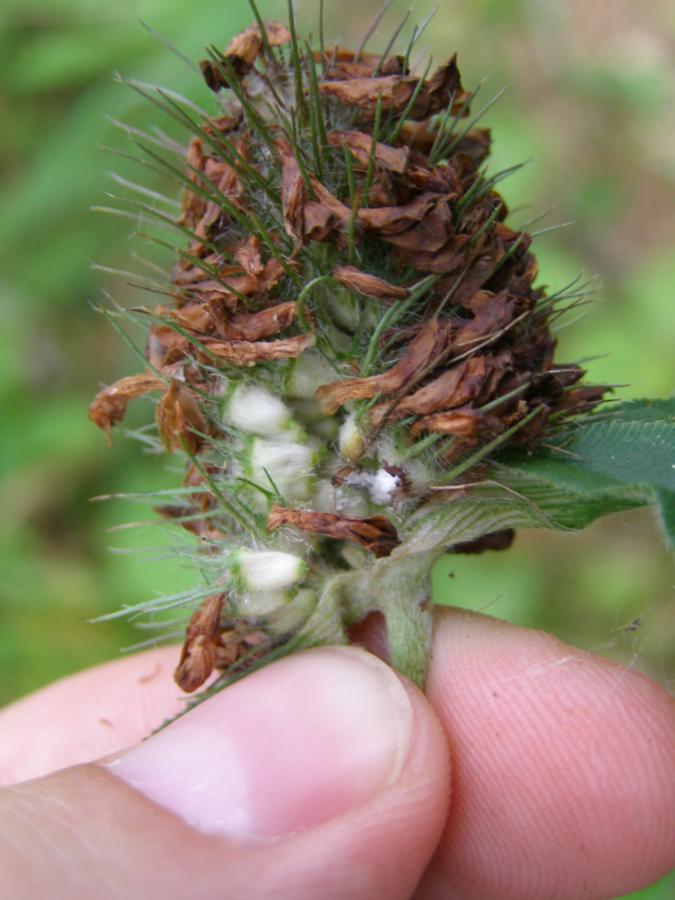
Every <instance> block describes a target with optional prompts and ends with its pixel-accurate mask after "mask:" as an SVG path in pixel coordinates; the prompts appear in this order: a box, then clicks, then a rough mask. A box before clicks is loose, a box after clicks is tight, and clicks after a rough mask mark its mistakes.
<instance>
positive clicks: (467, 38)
mask: <svg viewBox="0 0 675 900" xmlns="http://www.w3.org/2000/svg"><path fill="white" fill-rule="evenodd" d="M325 5H326V12H327V25H326V32H327V35H329V36H330V38H331V39H336V40H340V41H341V42H344V43H347V44H348V43H350V42H352V41H355V40H356V41H357V42H358V39H359V35H360V34H361V33H362V30H363V28H364V24H365V23H367V22H368V21H370V20H371V19H372V17H373V16H374V14H375V13H376V11H377V10H378V9H379V7H380V0H339V2H338V0H326V3H325ZM284 6H285V4H284V3H281V2H276V0H260V7H261V9H262V11H263V13H264V15H265V16H266V17H268V18H274V17H280V16H284V12H283V7H284ZM317 7H318V0H316V2H315V0H300V2H298V3H297V13H298V19H299V23H300V26H301V28H302V30H303V31H304V32H305V33H307V32H309V31H311V30H314V31H316V8H317ZM431 7H432V3H431V0H429V2H427V0H420V2H418V4H417V9H416V12H415V15H416V16H417V18H418V19H421V18H423V17H424V15H425V14H426V13H427V12H429V11H430V9H431ZM404 11H405V7H404V4H403V3H397V2H395V3H394V4H393V7H392V9H391V10H390V12H389V14H388V15H387V17H386V19H385V20H384V22H383V23H382V25H381V26H380V27H379V28H378V29H377V31H376V33H375V35H374V37H373V42H372V46H373V48H374V49H382V48H383V47H384V45H385V44H386V42H387V39H388V36H389V34H390V33H391V31H392V30H393V28H394V27H395V26H396V24H397V23H398V21H400V18H401V15H402V14H403V13H404ZM0 17H1V19H0V121H2V123H3V127H2V130H1V132H0V179H1V183H2V202H1V205H0V405H1V414H2V419H1V426H0V497H1V502H2V517H1V519H0V703H2V702H7V701H10V700H12V699H13V698H15V697H17V696H20V695H21V694H23V693H25V692H27V691H30V690H32V689H33V688H36V687H38V686H40V685H42V684H44V683H46V682H47V681H49V680H50V679H52V678H55V677H57V676H60V675H63V674H66V673H68V672H71V671H74V670H75V669H78V668H80V667H82V666H85V665H89V664H92V663H95V662H98V661H100V660H103V659H107V658H110V657H113V656H114V655H115V654H117V653H118V652H119V648H120V647H124V646H128V645H129V644H133V643H136V642H137V641H138V640H139V639H142V637H143V635H139V633H138V631H136V630H135V629H134V628H133V627H132V626H131V625H130V624H129V623H119V622H111V623H106V624H98V625H91V624H88V621H87V620H89V619H91V618H93V617H94V616H97V615H100V614H102V613H105V612H110V611H112V610H114V609H116V608H117V607H118V606H119V605H120V604H121V603H125V604H131V603H134V602H138V601H140V600H142V599H144V598H147V597H148V596H150V595H154V594H155V593H161V592H163V591H167V590H171V591H173V590H177V589H180V587H182V586H187V585H188V583H189V579H190V575H189V572H187V571H184V570H183V569H182V568H181V565H180V562H177V561H175V560H170V559H169V560H165V561H163V562H160V561H159V557H160V556H161V555H162V551H161V549H160V550H159V551H155V552H154V558H156V559H157V560H158V561H157V562H156V563H155V562H149V560H148V556H147V555H145V554H143V553H140V552H139V553H136V552H132V551H134V550H139V549H140V548H142V547H145V546H149V545H152V546H156V545H158V544H162V543H166V541H167V540H168V536H167V535H163V534H162V532H161V529H158V528H156V527H154V526H153V525H148V526H147V527H145V528H141V529H137V530H122V531H118V532H115V533H112V534H111V533H109V531H108V529H110V528H112V527H115V526H117V525H121V524H123V523H126V522H128V521H130V520H131V519H134V518H141V519H143V518H145V517H146V511H145V510H144V509H143V508H141V507H138V508H133V507H129V506H128V505H126V504H124V503H121V502H108V503H92V502H90V499H89V498H91V497H92V496H95V495H98V494H101V493H105V492H119V491H128V490H144V489H148V488H157V487H162V486H167V487H168V486H170V485H171V484H174V483H175V481H176V478H177V476H176V473H175V472H172V471H171V469H170V465H171V464H170V463H167V464H164V463H163V462H162V461H159V463H158V460H157V459H155V458H152V457H148V456H144V455H143V454H142V453H141V451H140V448H139V446H138V445H137V444H135V443H134V442H130V441H125V440H124V439H123V438H122V437H121V435H120V436H118V437H117V438H116V440H115V445H114V448H113V450H108V449H107V448H106V446H105V441H104V440H103V438H102V436H101V434H100V433H98V432H97V431H96V429H95V428H94V427H93V426H92V425H91V424H90V423H89V421H88V420H87V417H86V407H87V404H88V402H89V400H90V399H91V397H92V396H93V394H94V393H95V392H96V390H97V389H98V387H99V386H100V384H101V383H108V382H110V381H112V380H114V379H115V378H116V377H119V376H121V375H123V374H128V373H129V372H131V371H134V370H135V366H136V363H135V360H133V359H132V358H131V356H130V352H129V351H128V350H127V349H126V348H125V346H124V345H123V344H122V342H121V341H120V339H119V338H118V336H117V335H116V334H115V333H114V331H113V330H112V329H111V328H110V326H109V325H108V324H107V323H106V321H105V320H104V319H103V317H102V316H100V315H99V314H97V313H96V312H95V311H94V309H93V304H96V303H98V302H100V301H101V300H102V298H103V292H105V291H108V292H110V293H111V294H112V295H113V296H114V298H115V299H116V300H118V301H119V302H122V303H126V302H129V303H135V302H138V299H139V295H138V292H137V291H136V290H135V289H133V288H131V287H129V286H127V285H126V284H125V283H124V279H120V278H119V277H113V276H111V275H108V274H105V273H102V272H101V271H98V270H95V269H93V268H92V266H91V262H92V261H94V262H96V263H100V264H102V265H105V266H111V267H115V266H117V267H120V268H123V269H133V268H134V260H133V258H132V254H133V253H134V252H135V245H134V243H132V242H130V241H129V236H130V233H131V231H132V228H133V226H132V225H131V224H130V223H128V222H125V221H124V220H122V219H113V218H111V217H103V216H100V215H95V214H94V213H92V212H90V210H89V207H90V206H91V205H92V204H98V203H104V204H105V202H106V199H107V198H106V197H105V192H106V191H110V190H114V184H113V182H112V181H111V180H110V178H109V177H108V175H107V173H108V172H109V170H111V169H115V170H117V171H121V172H122V173H123V174H131V172H132V170H131V169H130V168H129V167H128V166H127V165H126V163H125V162H124V161H123V160H119V159H117V158H114V157H113V156H111V155H110V154H109V153H106V152H104V151H103V150H102V149H101V146H102V145H106V144H113V145H115V146H117V147H122V148H124V146H125V140H126V139H125V137H124V135H123V134H122V133H121V132H120V131H119V130H117V129H116V128H115V127H114V126H113V125H112V124H111V123H110V122H109V120H108V118H107V116H112V117H115V118H119V119H123V120H124V121H126V122H129V123H131V124H138V125H143V126H144V127H148V126H152V125H154V124H156V125H159V126H161V127H162V128H165V129H166V130H167V131H169V132H170V133H175V132H174V130H173V129H172V127H171V125H170V123H167V122H165V121H162V118H161V113H160V112H159V111H158V110H154V109H153V108H149V107H148V106H146V105H144V104H143V103H142V101H140V100H139V98H138V97H137V96H136V95H135V94H133V93H131V92H130V91H129V90H128V89H125V88H124V87H123V86H120V85H118V84H116V83H114V82H113V79H112V74H113V72H114V71H116V70H119V71H121V72H123V73H124V74H126V75H129V76H134V77H137V78H141V79H145V80H148V81H153V82H158V83H160V84H163V85H166V86H168V87H174V88H177V89H179V90H180V91H181V92H184V93H187V94H189V95H190V96H193V97H195V98H199V99H200V100H201V102H202V103H204V104H209V102H210V100H209V96H208V91H207V90H206V88H205V87H204V86H203V85H202V84H201V83H200V80H199V78H198V77H197V76H196V75H195V73H194V72H192V73H191V72H190V71H189V69H188V68H187V67H185V66H184V65H183V64H182V63H181V62H180V61H179V60H178V59H177V58H176V57H175V56H173V55H172V54H171V53H170V52H168V51H167V50H166V49H165V48H164V47H163V46H162V45H161V43H160V42H159V41H158V40H156V39H155V38H153V37H152V36H151V35H150V34H149V33H148V31H147V30H144V29H143V27H141V25H140V24H139V20H141V19H142V20H144V21H146V22H148V23H149V24H150V25H151V26H152V27H153V28H155V29H156V30H157V31H158V32H160V33H161V34H163V35H165V36H166V38H167V39H168V40H170V41H171V42H172V43H173V44H175V45H176V46H178V47H179V48H180V50H181V51H183V52H184V53H185V54H187V56H189V57H191V58H193V59H196V58H199V55H200V52H201V48H202V47H203V45H204V44H205V43H207V42H215V43H217V44H220V45H223V44H224V43H226V42H227V40H228V39H229V37H230V36H231V35H232V34H233V33H234V32H236V31H237V30H239V29H240V28H242V27H244V26H245V25H247V24H248V23H249V20H250V19H251V14H250V12H249V9H248V7H247V4H246V2H245V0H229V2H227V3H223V2H222V0H201V2H199V3H186V2H180V0H145V2H138V0H137V2H132V0H118V2H116V3H115V4H101V3H100V2H98V0H4V2H3V7H2V12H0ZM403 33H404V35H405V34H407V33H409V32H408V31H407V29H406V30H404V32H403ZM674 41H675V7H673V5H672V4H671V3H669V2H668V0H663V2H659V0H651V2H646V3H641V4H635V3H633V2H631V0H596V2H594V3H592V4H591V3H588V2H587V0H566V2H561V3H554V2H547V0H512V2H508V0H453V2H452V3H446V2H442V3H441V8H440V11H439V12H438V14H437V16H436V18H435V20H434V22H433V24H432V25H431V26H430V27H429V28H428V30H427V32H426V34H425V37H424V39H423V41H422V48H421V49H422V50H425V51H426V52H427V53H428V52H431V53H432V54H433V56H434V59H435V60H436V61H438V62H440V61H441V60H442V59H443V58H444V57H446V56H447V55H448V54H449V53H450V52H452V51H453V50H455V49H457V50H458V51H459V61H460V67H461V70H462V74H463V78H464V83H465V85H467V86H468V87H470V88H471V87H473V86H475V85H476V84H477V83H478V81H480V80H481V79H484V78H485V79H487V80H486V83H485V85H484V86H483V88H482V91H481V93H482V95H483V96H484V99H485V100H487V99H489V98H490V97H491V96H492V95H493V94H494V93H496V92H497V90H498V89H499V88H500V87H502V86H503V85H507V87H508V90H507V92H506V95H505V96H504V97H503V98H502V99H501V100H500V102H499V103H498V104H497V105H496V107H494V108H493V109H491V110H490V111H489V113H488V115H487V117H486V122H487V124H488V125H489V126H490V127H491V128H492V129H493V136H494V138H495V144H494V165H495V166H496V167H497V166H498V167H500V168H502V167H504V166H508V165H512V164H514V163H518V162H522V161H524V160H527V159H531V162H530V163H529V165H528V166H526V167H525V168H524V169H522V170H521V171H519V172H518V173H517V174H516V175H514V176H513V178H511V179H510V180H509V181H507V182H505V183H504V194H505V196H506V198H507V200H508V201H509V204H510V206H511V208H512V210H513V215H512V219H511V221H512V222H513V223H515V224H516V225H517V224H518V223H519V222H522V221H524V220H527V219H529V218H531V217H532V216H534V215H535V214H536V213H538V212H540V211H543V210H545V209H547V208H548V207H551V206H554V209H553V211H552V212H551V213H550V214H549V216H548V217H547V218H546V220H544V222H543V223H542V224H543V225H544V226H545V225H548V224H554V223H556V222H567V221H569V220H574V222H575V224H574V226H573V227H569V228H564V229H562V230H560V231H556V232H553V233H551V234H547V235H545V236H542V237H541V238H539V239H538V240H537V242H536V249H537V253H538V257H539V260H540V269H541V281H542V282H543V283H546V284H550V285H553V286H560V285H561V284H563V283H565V282H567V281H569V280H571V278H573V277H574V276H575V275H576V274H578V273H579V272H582V271H583V272H585V273H586V274H588V275H593V274H598V275H599V277H600V292H599V293H600V302H598V303H597V304H595V305H594V306H593V307H592V308H591V310H590V312H588V314H587V315H586V317H585V319H584V320H583V321H582V322H580V323H576V324H571V325H570V326H569V327H566V328H565V329H564V330H561V332H560V342H561V345H562V346H561V351H560V358H563V357H564V358H566V359H568V360H569V359H576V358H579V357H586V356H590V355H593V354H606V355H605V356H603V357H602V358H597V359H594V360H592V361H591V362H589V363H588V369H589V372H590V377H589V380H592V381H606V382H609V383H613V384H626V385H628V386H627V387H625V388H623V389H622V391H621V395H622V396H623V397H626V398H629V397H642V396H666V395H668V394H670V393H671V392H672V390H673V383H674V381H675V378H674V376H675V362H674V360H673V351H672V348H673V344H674V343H675V302H674V300H675V298H674V296H673V295H674V294H675V254H673V244H672V236H673V234H675V203H674V202H673V200H675V123H674V122H673V118H672V109H673V107H674V104H675V77H674V76H675V71H674V64H673V52H672V50H673V42H674ZM539 227H541V226H539ZM137 406H138V407H139V408H138V409H136V410H134V411H133V413H132V419H131V424H133V422H134V421H135V422H136V423H141V422H142V421H144V417H146V416H147V412H148V408H147V407H146V406H144V405H143V404H137ZM134 417H135V419H134ZM110 545H114V546H115V547H116V548H118V552H114V553H111V552H110ZM120 551H122V552H120ZM672 587H673V568H672V562H671V558H670V557H669V555H668V553H667V552H666V550H665V549H664V546H663V542H662V540H661V538H660V535H659V533H658V528H657V526H656V524H655V522H654V521H653V519H652V517H651V516H650V514H649V513H648V512H645V511H638V512H634V513H630V514H626V515H621V516H617V517H610V518H609V519H607V520H606V521H603V522H599V523H596V524H595V525H594V526H593V527H591V528H590V529H589V530H588V531H587V532H585V533H584V534H582V535H565V536H561V535H551V534H547V533H543V532H541V533H540V532H528V533H523V534H521V535H520V536H519V537H518V539H517V541H516V544H515V546H514V548H513V549H512V550H511V551H509V552H508V553H506V554H494V555H490V554H487V555H484V556H481V557H454V558H452V559H451V560H450V561H449V562H448V564H447V565H444V566H441V567H439V569H438V570H437V571H436V573H435V590H436V599H437V600H438V601H439V602H448V603H459V604H461V605H464V606H467V607H469V608H472V609H477V610H483V611H486V612H488V613H490V614H491V615H496V616H502V617H504V618H507V619H509V620H511V621H513V622H518V623H523V624H528V625H533V626H536V627H541V628H546V629H549V630H551V631H553V632H554V633H555V634H557V635H559V636H560V637H561V638H563V639H565V640H569V641H572V642H574V643H576V644H578V645H580V646H583V647H585V648H587V649H590V650H594V651H597V652H601V653H605V654H607V655H609V656H612V657H614V658H616V659H618V660H620V661H622V662H623V663H624V664H626V665H630V666H635V667H637V668H639V669H641V670H643V671H646V672H648V673H649V674H650V675H651V676H652V677H654V678H656V679H657V680H659V681H661V682H662V683H664V684H666V685H668V686H670V687H672V686H673V684H675V651H674V646H673V633H674V630H675V605H674V603H673V594H672ZM638 617H639V619H640V626H639V627H635V626H632V627H630V628H627V627H626V626H628V625H629V623H631V622H633V621H634V620H635V619H637V618H638ZM672 889H673V882H672V881H671V882H670V890H669V888H668V885H667V884H666V883H665V882H664V883H662V884H661V885H659V886H654V887H653V888H651V889H649V890H647V891H644V892H642V893H641V894H640V895H639V896H640V897H644V898H647V897H651V898H661V897H663V898H665V897H666V896H668V897H670V896H672V893H671V891H672ZM636 896H637V895H636Z"/></svg>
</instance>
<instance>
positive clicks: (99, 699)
mask: <svg viewBox="0 0 675 900" xmlns="http://www.w3.org/2000/svg"><path fill="white" fill-rule="evenodd" d="M179 652H180V651H179V648H177V647H163V648H161V649H159V650H149V651H148V652H146V653H135V654H133V655H132V656H124V657H121V658H120V659H117V660H115V661H114V662H109V663H105V664H104V665H101V666H96V667H94V668H92V669H87V670H85V671H83V672H77V673H76V674H75V675H70V676H68V677H67V678H61V679H60V680H59V681H55V682H54V683H53V684H50V685H49V686H48V687H46V688H43V689H42V690H40V691H36V692H35V693H34V694H29V695H28V696H27V697H24V698H23V699H21V700H18V701H16V702H15V703H12V704H11V705H10V706H7V707H5V708H4V709H3V710H0V786H1V785H6V784H14V783H15V782H17V781H26V780H27V779H29V778H38V777H40V776H41V775H46V774H48V773H49V772H53V771H55V770H56V769H63V768H65V767H66V766H74V765H77V764H78V763H84V762H90V761H91V760H95V759H100V758H101V757H103V756H108V755H109V754H110V753H116V752H117V751H119V750H122V749H124V748H125V747H130V746H132V745H134V744H137V743H139V741H142V740H143V739H144V738H146V737H147V736H148V735H149V734H150V733H151V732H152V731H154V730H155V729H156V728H158V727H159V726H160V725H161V724H162V723H163V722H164V721H165V720H166V719H168V718H171V717H173V716H175V715H176V714H177V713H178V712H180V711H181V710H182V709H183V708H184V700H185V695H184V694H182V693H181V691H179V689H178V688H177V687H176V685H175V683H174V681H173V678H172V673H173V670H174V669H175V667H176V664H177V662H178V655H179ZM181 698H182V699H181Z"/></svg>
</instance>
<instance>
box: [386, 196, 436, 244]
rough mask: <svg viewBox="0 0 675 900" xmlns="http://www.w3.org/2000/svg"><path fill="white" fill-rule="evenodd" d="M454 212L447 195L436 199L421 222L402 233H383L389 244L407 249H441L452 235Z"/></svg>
mask: <svg viewBox="0 0 675 900" xmlns="http://www.w3.org/2000/svg"><path fill="white" fill-rule="evenodd" d="M452 234H453V232H452V213H451V212H450V207H449V206H448V201H447V200H446V199H445V197H440V198H438V199H437V200H435V201H434V203H433V204H432V206H431V208H430V209H429V211H428V212H427V213H426V215H425V216H424V218H423V219H422V221H421V222H419V223H418V224H417V225H414V226H413V227H412V228H408V229H406V231H403V232H401V233H400V234H388V235H387V234H383V235H382V237H383V238H384V240H385V241H386V242H387V243H388V244H393V245H394V247H400V248H402V249H403V250H406V251H415V250H423V251H425V252H427V253H428V252H435V251H436V250H440V249H441V247H443V246H444V245H445V244H446V243H447V241H448V237H449V236H450V235H452Z"/></svg>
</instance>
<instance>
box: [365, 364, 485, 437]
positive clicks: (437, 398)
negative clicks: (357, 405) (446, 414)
mask: <svg viewBox="0 0 675 900" xmlns="http://www.w3.org/2000/svg"><path fill="white" fill-rule="evenodd" d="M487 372H488V365H487V361H486V358H485V357H483V356H473V357H470V358H469V359H465V360H463V361H462V362H460V363H457V365H455V366H452V367H451V368H449V369H448V370H447V371H445V372H443V374H442V375H439V377H438V378H435V379H434V380H433V381H430V382H429V384H426V385H425V386H424V387H422V388H420V389H419V390H417V391H415V392H414V393H413V394H409V395H408V396H407V397H403V398H402V399H401V400H400V401H399V402H398V403H396V404H395V406H394V407H393V408H392V406H391V405H390V404H385V403H382V404H380V405H379V406H376V407H375V408H374V409H373V410H372V411H371V414H370V419H371V421H372V423H373V424H374V425H379V424H381V422H382V421H383V420H384V419H385V418H390V417H391V415H392V414H393V417H394V418H396V419H402V418H405V417H406V416H409V415H411V414H414V415H418V416H426V415H429V414H431V413H434V412H439V411H440V410H446V409H453V408H454V407H457V406H464V405H465V404H467V403H469V402H470V401H472V400H474V399H475V398H476V397H477V396H478V394H479V393H480V391H481V388H482V386H483V383H484V381H485V378H486V376H487Z"/></svg>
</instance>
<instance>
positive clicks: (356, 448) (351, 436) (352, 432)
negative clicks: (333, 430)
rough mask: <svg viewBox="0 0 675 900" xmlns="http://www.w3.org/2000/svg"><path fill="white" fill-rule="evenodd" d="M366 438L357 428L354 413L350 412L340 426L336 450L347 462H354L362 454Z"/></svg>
mask: <svg viewBox="0 0 675 900" xmlns="http://www.w3.org/2000/svg"><path fill="white" fill-rule="evenodd" d="M365 449H366V439H365V437H364V435H363V432H362V431H361V429H360V428H359V424H358V422H357V420H356V415H355V414H354V413H350V415H348V416H347V418H346V419H345V420H344V422H343V423H342V425H341V427H340V432H339V435H338V450H339V452H340V456H341V457H342V458H343V459H346V460H347V461H348V462H351V463H355V462H357V461H358V460H359V459H361V457H362V456H363V454H364V451H365Z"/></svg>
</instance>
